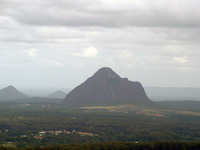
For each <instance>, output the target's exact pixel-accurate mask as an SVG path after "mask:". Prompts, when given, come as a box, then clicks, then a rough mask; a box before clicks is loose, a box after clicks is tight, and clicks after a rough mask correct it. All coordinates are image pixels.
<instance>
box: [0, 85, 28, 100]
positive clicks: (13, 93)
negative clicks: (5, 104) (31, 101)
mask: <svg viewBox="0 0 200 150" xmlns="http://www.w3.org/2000/svg"><path fill="white" fill-rule="evenodd" d="M21 98H28V96H27V95H25V94H23V93H22V92H20V91H19V90H17V89H16V88H15V87H13V86H8V87H6V88H4V89H1V90H0V100H14V99H21Z"/></svg>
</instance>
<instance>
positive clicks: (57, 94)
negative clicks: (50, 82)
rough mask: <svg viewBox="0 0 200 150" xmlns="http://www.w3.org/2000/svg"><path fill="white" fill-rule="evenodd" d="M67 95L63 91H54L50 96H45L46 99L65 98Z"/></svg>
mask: <svg viewBox="0 0 200 150" xmlns="http://www.w3.org/2000/svg"><path fill="white" fill-rule="evenodd" d="M66 95H67V93H65V92H63V91H60V90H58V91H56V92H54V93H52V94H50V95H48V96H47V98H62V99H63V98H65V96H66Z"/></svg>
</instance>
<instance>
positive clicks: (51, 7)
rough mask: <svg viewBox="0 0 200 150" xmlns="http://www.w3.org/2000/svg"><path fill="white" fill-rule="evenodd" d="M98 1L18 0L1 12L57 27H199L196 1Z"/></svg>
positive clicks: (198, 3) (9, 2)
mask: <svg viewBox="0 0 200 150" xmlns="http://www.w3.org/2000/svg"><path fill="white" fill-rule="evenodd" d="M137 2H138V1H127V2H126V1H124V2H120V1H119V2H115V3H114V1H113V4H112V5H111V4H110V3H108V5H106V4H107V3H106V2H104V3H103V2H102V1H101V0H99V1H95V2H94V1H90V0H86V1H84V2H83V1H81V0H75V1H69V0H67V1H63V0H62V1H55V0H52V1H47V0H43V1H34V2H33V1H30V0H28V1H27V0H26V1H23V0H21V1H19V2H13V1H8V2H5V6H6V7H7V8H6V9H4V10H2V11H1V12H2V13H3V14H5V15H9V16H10V17H13V18H15V19H17V20H19V21H20V22H23V23H25V24H31V25H58V26H102V27H126V26H150V27H177V26H178V27H199V26H200V14H199V13H198V12H199V8H198V6H199V5H200V2H199V1H198V0H190V1H187V0H177V1H165V0H159V1H158V0H156V1H154V2H152V1H149V0H142V1H141V4H138V3H137Z"/></svg>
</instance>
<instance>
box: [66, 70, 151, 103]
mask: <svg viewBox="0 0 200 150" xmlns="http://www.w3.org/2000/svg"><path fill="white" fill-rule="evenodd" d="M63 102H65V103H71V104H90V103H102V104H107V103H112V104H116V103H118V104H129V103H147V102H151V101H150V100H149V98H148V97H147V95H146V93H145V91H144V88H143V87H142V85H141V83H140V82H133V81H129V80H128V79H127V78H121V77H120V76H119V75H118V74H116V73H115V72H114V71H113V70H112V69H110V68H107V67H104V68H101V69H99V70H98V71H97V72H96V73H95V74H94V75H93V76H92V77H90V78H88V79H87V80H86V81H85V82H84V83H82V84H81V85H79V86H78V87H76V88H75V89H73V90H72V91H71V92H70V93H69V94H68V95H67V96H66V97H65V99H64V101H63Z"/></svg>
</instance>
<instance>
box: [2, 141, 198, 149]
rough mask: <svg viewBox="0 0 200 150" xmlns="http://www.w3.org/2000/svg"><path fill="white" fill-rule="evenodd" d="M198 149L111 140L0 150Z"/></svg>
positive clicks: (188, 144)
mask: <svg viewBox="0 0 200 150" xmlns="http://www.w3.org/2000/svg"><path fill="white" fill-rule="evenodd" d="M10 149H11V150H199V149H200V142H150V143H147V142H139V143H135V142H111V143H97V144H70V145H54V146H46V147H40V148H31V147H29V148H21V149H20V148H18V149H17V148H5V147H0V150H10Z"/></svg>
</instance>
